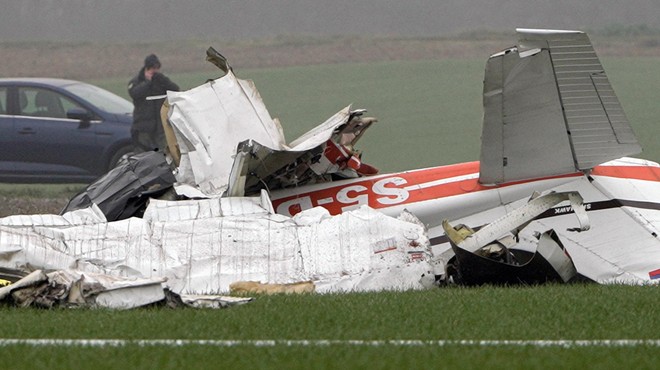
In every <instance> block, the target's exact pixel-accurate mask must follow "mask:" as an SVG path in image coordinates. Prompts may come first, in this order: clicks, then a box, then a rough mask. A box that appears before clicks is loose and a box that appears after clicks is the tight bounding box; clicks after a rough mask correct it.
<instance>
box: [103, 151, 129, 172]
mask: <svg viewBox="0 0 660 370" xmlns="http://www.w3.org/2000/svg"><path fill="white" fill-rule="evenodd" d="M132 154H133V147H132V146H124V147H121V148H119V150H117V151H116V152H115V154H113V155H112V157H110V162H108V171H110V170H111V169H113V168H115V167H117V166H118V165H120V164H121V163H123V162H124V161H126V159H127V158H128V157H130V156H131V155H132Z"/></svg>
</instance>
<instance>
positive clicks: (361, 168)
mask: <svg viewBox="0 0 660 370" xmlns="http://www.w3.org/2000/svg"><path fill="white" fill-rule="evenodd" d="M211 50H212V49H210V50H209V51H207V55H209V58H208V59H209V60H211V61H213V62H214V64H216V65H219V67H220V68H221V69H222V70H223V71H224V72H226V74H225V75H224V76H223V77H220V78H218V79H216V80H212V81H209V82H207V83H205V84H203V85H201V86H198V87H196V88H193V89H191V90H188V91H182V92H174V91H168V92H167V107H168V108H169V111H168V113H167V122H166V123H165V124H164V125H165V131H166V132H171V133H172V134H173V136H174V137H175V138H176V143H175V145H173V144H172V143H170V144H168V147H170V148H173V147H176V148H177V153H176V155H175V158H178V159H179V163H178V172H177V175H176V176H177V181H178V182H179V183H186V184H190V185H193V186H197V187H199V189H200V190H202V191H203V192H204V193H205V194H207V195H222V194H223V193H225V192H226V191H227V190H228V188H229V187H230V186H231V189H229V195H231V196H243V195H251V194H256V193H258V192H259V190H260V189H261V188H262V187H261V186H263V185H261V184H262V183H263V180H264V178H268V185H269V186H271V188H270V190H275V189H277V188H278V186H282V187H286V186H295V185H298V184H302V183H308V182H310V181H311V178H312V177H316V178H317V179H318V178H322V177H323V176H322V175H326V174H331V173H339V174H340V175H342V176H346V174H345V173H343V171H347V172H349V173H350V175H349V176H360V175H362V174H373V173H375V171H376V170H375V168H373V167H371V166H369V165H366V164H363V163H362V161H361V160H360V154H359V152H357V151H355V150H354V149H353V145H354V144H355V142H356V141H357V140H358V139H359V138H360V137H361V136H362V134H363V133H364V131H365V130H366V129H367V128H368V127H369V126H370V125H371V124H372V123H373V122H375V121H376V120H375V119H373V118H365V119H364V120H361V119H360V117H361V116H362V114H363V113H364V111H362V110H357V111H351V109H350V106H349V107H346V108H344V109H342V110H341V111H339V112H338V113H336V114H335V115H333V116H332V117H330V118H329V119H328V120H326V121H325V122H324V123H322V124H320V125H319V126H317V127H315V128H314V129H312V130H310V131H309V132H307V133H306V134H304V135H302V136H301V137H300V138H298V139H296V140H294V141H293V142H291V143H290V144H289V145H287V144H286V143H285V139H284V134H283V132H282V127H281V125H280V124H279V122H278V121H277V120H276V119H273V118H271V116H270V114H269V113H268V110H267V109H266V107H265V105H264V103H263V100H262V99H261V96H260V95H259V92H258V91H257V89H256V87H255V86H254V83H253V82H252V81H249V80H241V79H238V78H236V76H235V75H234V73H233V71H232V70H231V68H230V67H229V66H228V64H227V63H226V59H224V57H222V60H223V61H222V62H218V57H217V55H218V54H217V52H216V53H215V54H209V53H210V52H211ZM355 118H357V119H355ZM328 143H331V145H330V146H331V147H333V146H334V147H336V148H337V149H338V151H339V152H341V155H340V156H334V157H332V158H328V156H326V155H325V154H327V153H326V146H328ZM239 144H241V147H240V148H239V149H238V153H239V155H238V156H236V154H237V147H238V146H239ZM262 148H265V149H266V150H265V151H264V152H263V154H264V155H263V156H260V157H256V158H255V155H256V152H257V151H259V150H261V149H262ZM170 150H171V149H170ZM336 151H337V150H335V152H336ZM275 153H276V154H275ZM266 154H268V155H267V156H266ZM273 154H275V155H273ZM179 155H180V156H179ZM235 156H236V158H235ZM324 159H325V160H324ZM325 161H327V162H328V163H327V164H326V165H325V166H323V163H324V162H325ZM264 162H268V163H264ZM266 165H268V168H271V169H270V170H268V171H266V172H265V173H258V174H257V173H255V172H254V171H253V170H254V169H255V168H257V167H259V168H260V169H261V170H262V171H263V169H264V168H266V167H267V166H266ZM271 166H274V167H271ZM308 169H311V170H312V171H309V172H308V175H307V176H304V177H302V179H301V180H300V183H299V182H298V180H296V176H297V175H301V174H303V173H305V172H306V171H307V170H308ZM312 174H313V175H315V176H313V175H312ZM247 176H251V178H246V177H247ZM246 181H247V184H246ZM326 181H327V180H326Z"/></svg>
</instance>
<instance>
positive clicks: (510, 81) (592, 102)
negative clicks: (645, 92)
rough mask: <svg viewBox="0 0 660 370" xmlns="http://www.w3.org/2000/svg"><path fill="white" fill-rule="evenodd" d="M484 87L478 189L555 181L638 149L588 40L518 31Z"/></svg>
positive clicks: (489, 69)
mask: <svg viewBox="0 0 660 370" xmlns="http://www.w3.org/2000/svg"><path fill="white" fill-rule="evenodd" d="M518 35H519V39H520V46H519V47H518V48H512V49H509V50H506V51H504V52H501V53H498V54H495V55H493V56H492V57H491V58H490V59H489V61H488V64H487V66H486V76H485V81H484V127H483V135H482V153H481V160H482V166H481V169H482V173H481V177H480V180H481V182H482V183H486V184H490V183H503V182H510V181H516V180H522V179H529V178H534V177H543V176H553V175H558V174H564V173H570V172H573V171H576V170H581V171H584V170H589V169H591V168H593V167H594V166H596V165H598V164H600V163H604V162H607V161H609V160H612V159H616V158H620V157H623V156H626V155H632V154H638V153H640V152H641V147H640V146H639V144H638V143H637V139H636V138H635V135H634V133H633V131H632V128H631V127H630V124H629V122H628V120H627V118H626V116H625V114H624V112H623V108H622V107H621V104H620V103H619V100H618V99H617V97H616V95H615V93H614V91H613V89H612V86H611V85H610V83H609V80H608V78H607V75H606V74H605V71H604V70H603V66H602V65H601V63H600V60H599V59H598V57H597V55H596V53H595V51H594V49H593V46H592V45H591V42H590V41H589V38H588V37H587V35H586V34H584V33H582V32H578V31H554V30H530V29H519V30H518Z"/></svg>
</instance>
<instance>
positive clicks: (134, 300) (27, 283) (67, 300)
mask: <svg viewBox="0 0 660 370" xmlns="http://www.w3.org/2000/svg"><path fill="white" fill-rule="evenodd" d="M163 281H164V280H163V279H159V278H151V279H136V278H132V279H127V278H121V277H116V276H108V275H99V274H93V273H81V272H79V271H73V270H59V271H54V272H51V273H49V274H46V273H44V272H43V271H42V270H36V271H33V272H32V273H30V274H29V275H27V276H26V277H24V278H23V279H21V280H19V281H17V282H16V283H14V284H12V285H9V286H6V287H4V288H0V301H5V300H9V301H12V302H13V304H15V305H17V306H21V307H27V306H32V305H34V306H37V307H47V308H50V307H54V306H56V305H60V304H62V305H70V306H91V307H107V308H119V309H127V308H134V307H139V306H144V305H148V304H151V303H155V302H158V301H161V300H163V299H165V294H164V292H163V285H162V283H163Z"/></svg>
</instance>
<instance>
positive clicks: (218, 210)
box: [0, 192, 433, 293]
mask: <svg viewBox="0 0 660 370" xmlns="http://www.w3.org/2000/svg"><path fill="white" fill-rule="evenodd" d="M405 218H406V219H407V221H406V220H402V219H395V218H392V217H389V216H386V215H383V214H382V213H379V212H377V211H374V210H373V209H371V208H368V207H362V208H359V209H357V210H354V211H351V212H346V213H344V214H341V215H338V216H330V215H329V214H328V213H327V211H326V210H325V209H322V208H314V209H311V210H308V211H305V212H302V213H300V214H298V215H296V216H295V217H293V218H292V217H287V216H282V215H278V214H274V213H272V208H271V205H270V201H269V200H268V197H267V195H266V193H265V192H263V193H262V196H261V197H254V198H252V197H230V198H212V199H203V200H186V201H163V200H155V199H153V200H151V201H150V203H149V205H148V207H147V210H146V211H145V214H144V217H143V218H129V219H125V220H120V221H114V222H106V221H105V219H104V218H103V216H102V214H101V213H100V212H98V210H96V209H95V208H94V207H92V208H89V209H84V210H78V211H74V212H71V213H68V214H65V215H64V216H55V215H50V216H48V217H45V216H43V215H37V216H9V217H7V218H4V219H0V268H7V269H15V270H23V271H26V272H27V271H31V270H34V269H44V270H64V269H74V270H77V271H80V272H84V273H94V274H104V275H109V276H116V277H125V278H133V279H135V278H140V279H153V278H156V279H159V278H165V279H166V285H167V287H168V288H169V289H171V290H172V291H173V292H175V293H195V292H205V293H207V292H218V293H220V292H228V291H229V285H230V284H231V283H234V282H237V281H260V282H264V283H276V284H287V283H294V282H299V281H313V282H314V283H315V285H316V291H317V292H328V291H359V290H385V289H394V290H403V289H421V288H423V287H424V286H423V284H421V283H420V277H421V276H422V274H424V273H426V272H428V271H430V270H432V269H433V268H432V262H431V261H432V258H431V257H432V256H431V252H430V248H429V241H428V238H427V236H426V232H425V229H424V227H423V226H422V225H420V224H419V223H417V222H411V221H410V220H411V218H412V219H414V216H412V215H408V214H407V215H406V216H405Z"/></svg>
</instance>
